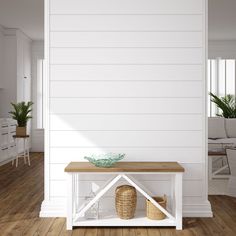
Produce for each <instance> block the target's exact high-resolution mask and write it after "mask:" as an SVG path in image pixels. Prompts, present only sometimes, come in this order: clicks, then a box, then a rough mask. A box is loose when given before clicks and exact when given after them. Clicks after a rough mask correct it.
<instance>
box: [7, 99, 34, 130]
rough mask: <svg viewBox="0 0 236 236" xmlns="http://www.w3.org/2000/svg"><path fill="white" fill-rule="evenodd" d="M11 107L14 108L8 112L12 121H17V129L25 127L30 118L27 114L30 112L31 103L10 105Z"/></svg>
mask: <svg viewBox="0 0 236 236" xmlns="http://www.w3.org/2000/svg"><path fill="white" fill-rule="evenodd" d="M11 105H12V106H13V108H14V110H13V111H10V112H9V113H10V114H11V117H12V119H14V120H16V121H17V124H18V127H26V125H27V122H28V120H29V119H31V118H32V116H30V114H29V113H30V112H31V111H32V109H31V107H32V105H33V102H27V103H25V102H19V103H16V104H15V103H11Z"/></svg>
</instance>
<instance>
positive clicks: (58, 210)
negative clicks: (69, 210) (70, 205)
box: [39, 200, 66, 217]
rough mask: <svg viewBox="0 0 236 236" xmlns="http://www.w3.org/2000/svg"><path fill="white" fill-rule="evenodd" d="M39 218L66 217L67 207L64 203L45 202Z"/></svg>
mask: <svg viewBox="0 0 236 236" xmlns="http://www.w3.org/2000/svg"><path fill="white" fill-rule="evenodd" d="M39 217H66V206H65V204H64V203H62V202H52V201H45V200H44V201H43V202H42V204H41V210H40V213H39Z"/></svg>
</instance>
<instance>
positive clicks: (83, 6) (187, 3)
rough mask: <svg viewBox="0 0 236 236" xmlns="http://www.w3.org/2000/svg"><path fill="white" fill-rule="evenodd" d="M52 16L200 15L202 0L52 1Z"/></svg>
mask: <svg viewBox="0 0 236 236" xmlns="http://www.w3.org/2000/svg"><path fill="white" fill-rule="evenodd" d="M50 2H51V4H50V6H51V13H52V14H144V13H145V14H185V13H186V12H188V13H191V14H199V13H202V11H203V3H202V0H178V1H176V0H119V1H116V0H109V1H106V0H51V1H50Z"/></svg>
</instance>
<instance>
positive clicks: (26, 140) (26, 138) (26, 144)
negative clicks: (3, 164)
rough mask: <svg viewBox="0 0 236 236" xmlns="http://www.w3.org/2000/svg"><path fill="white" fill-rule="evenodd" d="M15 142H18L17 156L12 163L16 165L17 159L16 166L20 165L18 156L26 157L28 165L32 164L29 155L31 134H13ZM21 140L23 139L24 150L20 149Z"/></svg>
mask: <svg viewBox="0 0 236 236" xmlns="http://www.w3.org/2000/svg"><path fill="white" fill-rule="evenodd" d="M13 139H14V142H15V144H16V158H15V159H13V160H12V165H14V161H15V160H16V167H17V166H18V158H20V157H24V163H25V164H26V163H27V161H28V165H29V166H30V156H29V135H24V136H21V135H13ZM20 140H23V152H20V151H19V147H20Z"/></svg>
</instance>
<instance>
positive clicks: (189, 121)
mask: <svg viewBox="0 0 236 236" xmlns="http://www.w3.org/2000/svg"><path fill="white" fill-rule="evenodd" d="M50 129H51V130H201V129H202V117H201V115H132V114H130V115H102V114H100V115H76V114H72V115H51V116H50Z"/></svg>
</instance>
